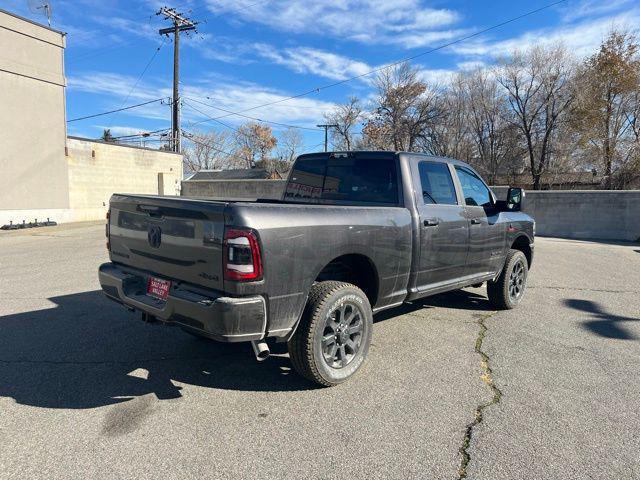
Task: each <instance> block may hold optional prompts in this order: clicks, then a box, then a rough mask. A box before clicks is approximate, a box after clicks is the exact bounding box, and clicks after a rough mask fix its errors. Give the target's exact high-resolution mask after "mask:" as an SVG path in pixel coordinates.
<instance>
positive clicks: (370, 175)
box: [285, 157, 399, 206]
mask: <svg viewBox="0 0 640 480" xmlns="http://www.w3.org/2000/svg"><path fill="white" fill-rule="evenodd" d="M285 200H286V201H289V202H300V203H325V204H337V205H340V204H371V205H383V206H395V205H398V201H399V199H398V171H397V167H396V160H395V158H366V157H359V158H326V157H325V158H321V157H320V158H318V157H310V158H301V159H299V160H298V161H297V162H296V164H295V167H294V169H293V171H292V172H291V176H290V177H289V182H288V183H287V188H286V190H285Z"/></svg>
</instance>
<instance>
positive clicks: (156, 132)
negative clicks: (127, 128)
mask: <svg viewBox="0 0 640 480" xmlns="http://www.w3.org/2000/svg"><path fill="white" fill-rule="evenodd" d="M169 130H171V128H162V129H160V130H153V131H150V132H140V133H135V134H131V135H120V136H119V137H113V138H114V139H115V140H120V139H122V138H136V137H149V136H151V135H156V134H158V133H162V132H168V131H169Z"/></svg>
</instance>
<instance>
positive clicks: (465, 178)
mask: <svg viewBox="0 0 640 480" xmlns="http://www.w3.org/2000/svg"><path fill="white" fill-rule="evenodd" d="M455 171H456V174H457V178H458V181H459V182H460V187H461V189H462V193H463V196H464V203H465V210H466V216H467V219H468V222H469V253H468V255H467V262H466V263H467V267H466V270H467V274H468V275H483V274H489V273H495V272H497V271H498V269H499V268H500V266H501V265H502V261H503V258H504V254H505V252H504V248H505V238H506V237H505V235H506V231H505V226H504V224H503V223H500V222H499V212H498V210H497V209H496V207H495V202H494V198H493V195H492V194H491V191H490V190H489V187H487V185H486V184H485V183H484V181H483V180H482V179H481V178H480V176H479V175H478V174H477V173H476V172H474V171H473V170H472V169H470V168H468V167H466V166H463V165H456V166H455Z"/></svg>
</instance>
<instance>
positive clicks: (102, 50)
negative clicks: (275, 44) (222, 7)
mask: <svg viewBox="0 0 640 480" xmlns="http://www.w3.org/2000/svg"><path fill="white" fill-rule="evenodd" d="M270 1H271V0H262V1H260V2H255V3H251V4H249V5H245V6H242V7H239V8H236V9H233V10H229V11H226V12H220V13H217V14H215V15H212V16H211V17H207V18H206V19H204V20H203V21H202V22H201V23H206V22H207V21H208V20H213V19H214V18H218V17H220V16H222V15H232V14H234V13H237V12H240V11H242V10H246V9H248V8H251V7H254V6H256V5H259V4H261V3H267V2H270ZM206 7H207V6H206V5H204V6H201V7H197V8H194V9H192V10H190V11H189V13H192V12H194V11H196V10H201V9H202V8H206ZM177 8H182V7H177ZM151 18H153V15H146V16H145V17H144V19H146V20H148V21H149V20H151ZM144 40H145V38H139V39H135V40H130V41H128V42H124V43H121V44H120V45H109V46H106V47H101V48H98V49H95V50H93V51H90V52H86V53H85V54H84V55H80V56H78V57H75V58H70V59H69V60H68V63H76V62H80V61H83V60H86V59H88V58H92V57H95V56H98V55H102V54H103V53H107V52H110V51H113V50H117V49H120V48H124V47H129V46H132V45H136V44H139V43H140V42H142V41H144Z"/></svg>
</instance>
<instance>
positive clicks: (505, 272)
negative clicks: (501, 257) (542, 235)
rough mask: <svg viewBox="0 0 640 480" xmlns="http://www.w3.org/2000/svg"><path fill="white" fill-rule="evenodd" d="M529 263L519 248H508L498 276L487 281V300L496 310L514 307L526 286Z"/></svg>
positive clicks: (520, 298)
mask: <svg viewBox="0 0 640 480" xmlns="http://www.w3.org/2000/svg"><path fill="white" fill-rule="evenodd" d="M528 275H529V264H528V263H527V257H525V255H524V253H522V252H521V251H520V250H509V253H508V254H507V258H506V260H505V262H504V268H503V269H502V273H501V274H500V276H499V277H498V278H497V279H496V280H495V281H491V282H487V294H488V296H489V301H490V302H491V304H492V305H493V306H494V307H495V308H497V309H498V310H511V309H512V308H515V307H516V306H517V305H518V303H520V300H522V297H523V296H524V290H525V288H526V286H527V277H528Z"/></svg>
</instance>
